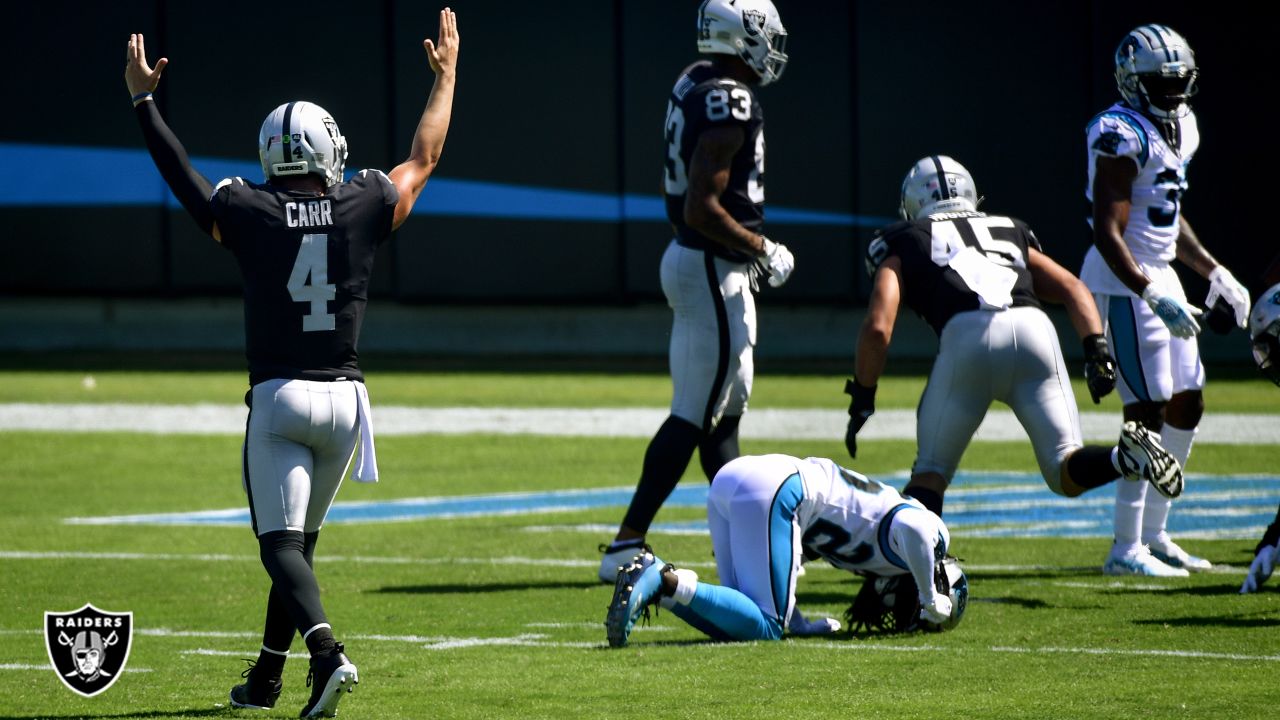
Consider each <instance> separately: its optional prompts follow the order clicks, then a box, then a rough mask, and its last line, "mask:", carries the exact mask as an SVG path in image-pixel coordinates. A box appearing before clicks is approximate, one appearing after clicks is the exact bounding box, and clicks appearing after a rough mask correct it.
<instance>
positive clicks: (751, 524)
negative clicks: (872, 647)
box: [605, 455, 968, 647]
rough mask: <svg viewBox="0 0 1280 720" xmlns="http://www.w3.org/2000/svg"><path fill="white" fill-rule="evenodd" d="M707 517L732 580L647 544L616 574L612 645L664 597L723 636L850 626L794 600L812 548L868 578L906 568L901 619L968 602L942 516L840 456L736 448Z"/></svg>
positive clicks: (941, 623) (623, 640) (722, 570)
mask: <svg viewBox="0 0 1280 720" xmlns="http://www.w3.org/2000/svg"><path fill="white" fill-rule="evenodd" d="M707 523H708V524H709V525H710V527H711V544H712V546H713V548H714V549H715V557H716V569H717V570H718V572H719V577H720V583H721V584H719V585H714V584H711V583H708V582H703V581H700V580H699V579H698V575H697V573H695V572H693V571H692V570H688V569H684V568H676V567H675V566H673V565H670V564H666V563H663V561H662V560H660V559H658V558H657V557H655V556H654V555H653V554H652V553H650V552H643V553H641V554H639V555H637V556H636V557H635V559H634V560H633V561H632V562H631V563H629V564H628V565H627V566H626V567H624V568H623V569H622V571H620V572H619V573H618V578H617V581H616V583H615V586H614V594H613V600H612V602H611V603H610V605H609V612H608V615H607V617H606V620H605V625H606V629H607V633H608V639H609V644H610V645H612V646H613V647H621V646H623V645H626V644H627V641H628V639H629V637H630V634H631V629H632V627H633V626H634V625H635V622H636V620H637V618H639V617H640V616H641V615H642V614H644V613H645V612H647V608H648V607H649V606H650V605H652V604H654V603H661V605H662V607H664V608H667V609H670V610H671V611H672V612H673V613H674V614H675V615H676V616H678V617H679V618H681V619H682V620H684V621H685V622H687V623H689V624H690V625H692V626H693V627H695V628H697V629H698V630H701V631H702V632H705V633H706V634H707V635H709V636H711V637H712V638H714V639H716V640H778V639H780V638H781V637H782V635H783V632H784V631H790V632H791V633H792V634H796V635H824V634H829V633H833V632H835V631H837V630H839V629H840V623H839V622H838V621H836V620H835V619H833V618H819V619H816V620H814V621H809V620H807V619H805V618H804V617H803V616H802V615H801V614H800V613H799V612H797V611H796V609H795V603H796V592H795V591H796V575H797V573H798V571H799V569H800V563H801V559H802V558H803V557H804V556H806V555H807V556H809V557H821V558H823V559H825V560H826V561H827V562H829V563H831V564H832V565H833V566H835V567H837V568H840V569H842V570H848V571H849V572H853V573H857V574H860V575H866V576H867V580H865V581H864V583H863V585H864V588H874V587H875V585H876V582H877V579H887V578H899V577H902V576H907V578H909V580H908V579H907V578H904V580H907V581H906V582H905V583H903V584H902V585H899V586H898V587H899V588H900V592H899V593H898V594H899V595H901V596H902V600H903V601H904V602H905V604H906V606H907V607H908V608H909V611H908V613H907V614H906V617H905V618H904V620H903V623H902V626H900V627H897V628H895V629H897V630H907V629H910V628H912V627H920V628H921V629H949V628H951V627H954V626H955V625H956V624H957V623H958V622H959V621H960V618H961V616H962V615H963V614H964V610H965V604H966V602H967V597H968V585H967V581H965V579H964V575H963V573H962V572H960V571H959V568H958V566H956V565H955V563H954V561H950V560H947V561H944V558H945V556H946V551H947V546H948V543H949V542H950V538H951V536H950V533H949V532H948V531H947V526H946V525H944V524H943V522H942V519H941V518H939V517H938V516H937V515H934V514H933V513H932V512H929V511H928V510H926V509H925V508H924V506H923V505H921V504H920V503H919V502H917V501H915V500H912V499H911V498H904V497H902V496H901V495H899V494H898V493H897V491H895V490H894V489H893V488H890V487H887V486H885V485H882V484H881V483H879V482H876V481H875V480H871V479H870V478H867V477H866V476H864V475H860V474H859V473H856V472H853V471H852V470H846V469H845V468H842V467H840V466H839V465H836V464H835V463H834V462H833V461H831V460H826V459H823V458H805V459H803V460H802V459H800V458H796V457H791V456H789V455H759V456H751V455H748V456H744V457H740V458H738V459H736V460H733V461H732V462H730V463H728V464H727V465H725V466H724V467H723V468H721V469H720V472H719V473H717V474H716V477H715V481H714V482H712V484H711V494H710V495H709V496H708V497H707ZM906 588H912V589H913V590H914V591H910V590H907V589H906ZM860 594H861V593H860ZM895 604H896V603H895Z"/></svg>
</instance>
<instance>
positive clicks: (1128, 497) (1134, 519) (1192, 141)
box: [1080, 25, 1249, 575]
mask: <svg viewBox="0 0 1280 720" xmlns="http://www.w3.org/2000/svg"><path fill="white" fill-rule="evenodd" d="M1115 66H1116V72H1115V75H1116V84H1117V85H1118V87H1119V90H1120V95H1121V97H1122V98H1123V100H1122V101H1121V102H1118V103H1116V104H1115V105H1112V106H1111V107H1109V108H1107V109H1106V110H1104V111H1103V112H1102V113H1100V114H1099V115H1098V116H1097V117H1095V118H1094V119H1093V120H1092V121H1090V123H1089V125H1088V127H1087V129H1086V133H1087V136H1088V159H1089V184H1088V187H1087V188H1086V195H1087V197H1088V199H1089V201H1090V202H1091V203H1092V205H1093V214H1092V218H1091V222H1092V226H1093V239H1094V244H1093V247H1092V248H1091V249H1090V250H1089V252H1088V254H1087V255H1086V257H1085V261H1084V267H1083V269H1082V270H1081V273H1080V277H1081V279H1082V280H1084V282H1085V284H1086V285H1088V286H1089V289H1090V290H1091V291H1092V292H1093V295H1094V300H1095V301H1096V303H1097V305H1098V311H1099V313H1100V315H1101V316H1102V318H1103V320H1104V322H1105V324H1106V326H1107V334H1108V336H1109V338H1110V340H1111V347H1112V348H1113V349H1114V351H1115V356H1116V361H1117V367H1118V370H1119V388H1120V397H1121V400H1123V402H1124V419H1125V420H1126V421H1128V422H1139V423H1142V424H1143V425H1144V426H1146V427H1147V428H1149V429H1150V430H1151V431H1152V432H1154V433H1159V434H1160V437H1161V442H1162V444H1163V445H1164V446H1165V447H1166V448H1168V450H1169V451H1170V452H1171V453H1173V455H1174V456H1175V457H1177V459H1178V461H1179V462H1180V463H1181V464H1183V465H1184V466H1185V464H1186V462H1187V458H1188V457H1189V456H1190V454H1191V444H1192V440H1193V439H1194V437H1195V434H1196V428H1197V426H1198V425H1199V424H1200V418H1201V416H1202V415H1203V413H1204V400H1203V396H1202V393H1201V390H1202V388H1203V387H1204V379H1205V376H1204V367H1203V365H1202V364H1201V362H1200V351H1199V346H1198V345H1197V343H1196V337H1195V336H1196V334H1197V333H1198V332H1199V331H1200V326H1199V323H1198V322H1197V318H1198V316H1199V315H1200V314H1201V311H1200V310H1199V309H1197V308H1196V307H1194V306H1193V305H1191V304H1190V303H1188V302H1187V298H1186V294H1185V293H1184V292H1183V289H1182V284H1181V283H1180V281H1179V280H1178V276H1177V273H1176V272H1175V271H1174V269H1173V267H1171V266H1170V262H1172V261H1173V260H1174V259H1175V258H1176V259H1178V260H1180V261H1182V262H1183V263H1185V264H1186V265H1187V266H1189V267H1190V268H1191V269H1192V270H1194V271H1195V272H1196V273H1198V274H1200V275H1201V276H1203V277H1205V278H1207V279H1208V280H1209V287H1210V289H1209V296H1208V298H1207V299H1206V301H1205V302H1206V304H1207V305H1208V306H1210V307H1212V306H1214V305H1215V303H1216V302H1218V301H1219V300H1221V301H1222V302H1225V303H1227V304H1229V306H1230V310H1231V311H1232V313H1233V314H1234V318H1235V322H1236V324H1237V325H1239V326H1240V327H1241V328H1243V327H1244V326H1245V318H1246V317H1247V315H1248V312H1249V293H1248V291H1246V290H1245V288H1244V287H1243V286H1241V285H1240V283H1239V282H1237V281H1236V279H1235V278H1234V277H1233V276H1232V275H1231V273H1230V272H1229V271H1228V270H1227V269H1226V268H1225V267H1223V266H1222V265H1221V264H1220V263H1218V261H1217V260H1215V259H1214V258H1213V256H1212V255H1210V254H1209V252H1208V251H1206V250H1205V248H1204V246H1203V245H1202V244H1201V243H1200V240H1199V239H1198V238H1197V236H1196V233H1195V231H1193V230H1192V228H1191V224H1190V223H1189V222H1188V221H1187V218H1186V217H1185V216H1184V215H1183V214H1182V194H1183V192H1184V191H1185V190H1186V188H1187V180H1186V172H1187V167H1188V165H1189V164H1190V163H1191V158H1192V156H1193V155H1194V154H1195V152H1196V149H1197V148H1198V147H1199V145H1200V132H1199V128H1198V126H1197V124H1196V116H1195V114H1194V113H1192V112H1191V108H1190V105H1189V104H1188V100H1189V99H1190V98H1191V96H1192V95H1194V94H1195V91H1196V78H1197V75H1198V70H1197V68H1196V61H1195V55H1194V54H1193V53H1192V51H1191V47H1190V45H1188V44H1187V41H1186V40H1185V39H1184V38H1183V37H1182V36H1181V35H1179V34H1178V33H1176V32H1174V31H1173V30H1170V29H1169V28H1168V27H1165V26H1163V25H1143V26H1141V27H1138V28H1135V29H1134V30H1133V31H1132V32H1130V33H1129V34H1128V35H1126V36H1125V38H1124V40H1123V41H1121V43H1120V46H1119V47H1118V48H1117V49H1116V53H1115ZM1169 509H1170V499H1169V498H1164V497H1158V496H1156V495H1154V494H1152V493H1149V492H1147V491H1146V487H1145V486H1143V485H1141V484H1139V485H1120V486H1117V488H1116V501H1115V543H1114V544H1113V545H1112V548H1111V551H1110V553H1109V554H1108V556H1107V560H1106V563H1105V565H1104V566H1103V571H1104V572H1106V573H1107V574H1113V575H1124V574H1138V575H1186V574H1187V572H1188V571H1191V570H1194V571H1200V570H1207V569H1209V567H1210V563H1209V562H1208V561H1206V560H1204V559H1203V558H1199V557H1195V556H1193V555H1190V554H1188V553H1187V552H1186V551H1185V550H1183V549H1182V548H1181V547H1179V546H1178V545H1177V543H1175V542H1174V541H1173V540H1172V539H1171V538H1170V537H1169V533H1168V532H1167V531H1166V525H1167V522H1168V517H1169Z"/></svg>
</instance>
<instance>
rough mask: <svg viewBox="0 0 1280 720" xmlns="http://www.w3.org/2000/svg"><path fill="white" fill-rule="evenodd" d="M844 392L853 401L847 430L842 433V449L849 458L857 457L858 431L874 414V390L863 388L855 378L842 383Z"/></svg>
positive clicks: (850, 405) (850, 404)
mask: <svg viewBox="0 0 1280 720" xmlns="http://www.w3.org/2000/svg"><path fill="white" fill-rule="evenodd" d="M844 391H845V393H846V394H848V395H849V396H850V397H852V398H853V401H852V402H850V403H849V429H847V430H845V433H844V447H845V449H846V450H848V451H849V457H851V458H856V457H858V431H859V430H861V429H862V426H863V425H866V424H867V418H869V417H871V416H872V415H874V414H875V412H876V388H875V386H872V387H869V388H868V387H863V386H861V385H859V384H858V380H857V378H854V379H853V380H845V381H844Z"/></svg>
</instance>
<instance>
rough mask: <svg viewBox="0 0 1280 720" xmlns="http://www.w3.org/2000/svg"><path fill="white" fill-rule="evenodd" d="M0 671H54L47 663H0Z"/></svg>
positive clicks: (140, 670) (129, 670)
mask: <svg viewBox="0 0 1280 720" xmlns="http://www.w3.org/2000/svg"><path fill="white" fill-rule="evenodd" d="M0 670H43V671H45V672H49V671H51V670H53V666H52V665H50V664H48V663H45V664H44V665H33V664H31V663H0ZM124 672H127V673H149V672H155V670H152V669H151V668H135V667H127V668H125V669H124Z"/></svg>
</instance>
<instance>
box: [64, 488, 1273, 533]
mask: <svg viewBox="0 0 1280 720" xmlns="http://www.w3.org/2000/svg"><path fill="white" fill-rule="evenodd" d="M894 484H900V483H894ZM708 487H709V486H708V485H707V484H706V483H701V482H690V483H686V484H683V485H680V486H677V487H676V489H675V491H674V492H673V493H672V494H671V497H670V498H668V500H667V502H666V507H672V508H675V507H682V508H704V507H706V502H707V490H708ZM632 492H633V489H632V488H629V487H628V488H600V489H590V490H557V491H550V492H519V493H497V494H491V495H467V496H457V497H422V498H405V499H401V500H390V501H376V502H338V503H334V505H333V508H332V509H331V510H330V512H329V517H328V520H327V522H328V523H334V524H355V523H384V522H404V521H411V520H433V519H436V520H438V519H446V518H467V517H496V516H511V515H532V514H546V513H557V512H577V511H581V510H594V509H603V508H609V509H610V510H617V509H619V508H624V507H626V506H627V504H628V503H630V501H631V495H632ZM1113 499H1114V492H1113V491H1111V490H1108V489H1103V490H1099V491H1097V492H1095V493H1090V494H1088V495H1085V496H1084V497H1082V498H1076V499H1073V498H1064V497H1059V496H1057V495H1054V494H1053V493H1051V492H1049V491H1048V490H1047V489H1046V488H1045V487H1044V483H1043V481H1042V480H1041V478H1040V476H1039V475H1035V474H1031V473H960V474H958V475H957V476H956V479H955V481H954V482H953V485H952V490H951V492H950V493H949V494H948V504H947V507H946V510H945V519H946V521H947V525H948V526H949V527H950V528H951V529H952V530H953V531H954V532H957V533H958V534H961V535H965V536H968V537H983V536H989V537H1106V536H1109V535H1110V534H1111V521H1112V512H1113V511H1112V504H1113ZM1278 500H1280V477H1276V476H1270V475H1250V476H1217V475H1204V476H1196V475H1192V476H1190V477H1189V478H1188V480H1187V490H1186V491H1185V492H1184V493H1183V496H1182V497H1181V498H1180V499H1179V500H1178V503H1177V505H1176V507H1175V511H1174V512H1173V513H1172V514H1171V516H1170V522H1169V530H1170V532H1173V533H1175V534H1177V533H1186V534H1192V535H1202V536H1209V537H1252V536H1253V535H1255V534H1258V533H1260V532H1261V529H1262V528H1264V527H1265V526H1266V525H1267V524H1268V523H1269V522H1271V520H1272V518H1273V517H1274V516H1275V511H1276V502H1277V501H1278ZM66 522H68V523H71V524H79V525H196V526H236V527H243V526H246V525H248V524H249V512H248V510H247V509H241V508H229V509H225V510H202V511H192V512H170V513H152V514H145V515H116V516H103V517H80V518H68V519H67V520H66ZM664 527H666V528H668V529H671V530H675V529H678V530H679V531H681V532H688V531H690V530H702V531H705V530H706V521H705V520H694V521H686V522H680V523H668V524H666V525H662V524H659V525H656V526H655V530H657V531H659V532H661V531H662V530H663V528H664Z"/></svg>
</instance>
